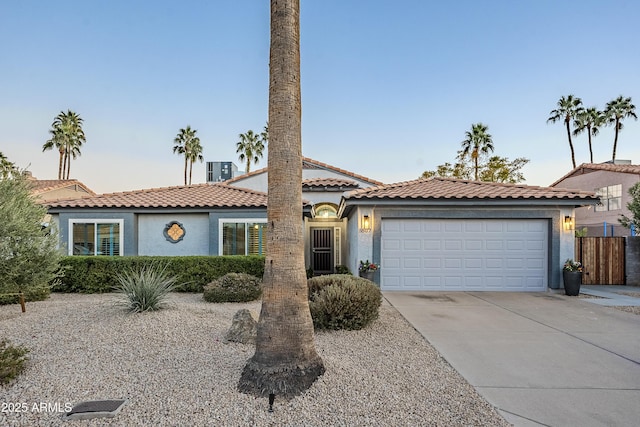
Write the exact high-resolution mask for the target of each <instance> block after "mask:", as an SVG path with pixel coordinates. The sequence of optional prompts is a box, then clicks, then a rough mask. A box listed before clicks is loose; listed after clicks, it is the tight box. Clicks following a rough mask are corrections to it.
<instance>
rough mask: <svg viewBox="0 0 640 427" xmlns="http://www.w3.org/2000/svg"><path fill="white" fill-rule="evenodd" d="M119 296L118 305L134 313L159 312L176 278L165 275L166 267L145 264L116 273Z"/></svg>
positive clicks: (174, 284)
mask: <svg viewBox="0 0 640 427" xmlns="http://www.w3.org/2000/svg"><path fill="white" fill-rule="evenodd" d="M116 278H117V280H118V283H119V285H118V286H117V287H116V289H115V290H116V292H118V293H120V294H121V299H120V300H119V304H120V305H122V306H124V307H125V308H127V309H128V310H129V311H131V312H134V313H142V312H145V311H155V310H160V309H161V308H163V307H165V306H166V300H167V297H168V296H169V293H170V292H171V291H172V290H173V288H174V287H175V286H176V282H177V277H176V276H170V275H168V274H167V266H166V265H158V264H147V265H143V266H141V267H137V268H132V269H130V270H126V271H124V272H122V273H117V274H116Z"/></svg>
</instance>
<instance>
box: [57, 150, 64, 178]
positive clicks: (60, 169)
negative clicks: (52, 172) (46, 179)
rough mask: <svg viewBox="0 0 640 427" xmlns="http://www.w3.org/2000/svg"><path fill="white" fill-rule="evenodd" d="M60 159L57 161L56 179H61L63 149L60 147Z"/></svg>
mask: <svg viewBox="0 0 640 427" xmlns="http://www.w3.org/2000/svg"><path fill="white" fill-rule="evenodd" d="M59 151H60V159H59V160H58V179H62V173H63V172H62V163H63V161H64V148H63V147H60V150H59Z"/></svg>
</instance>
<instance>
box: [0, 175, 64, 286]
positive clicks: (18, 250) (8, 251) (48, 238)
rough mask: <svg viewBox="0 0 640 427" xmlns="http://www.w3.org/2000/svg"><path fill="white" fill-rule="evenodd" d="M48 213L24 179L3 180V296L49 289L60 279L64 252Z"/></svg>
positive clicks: (0, 278) (0, 220) (0, 237)
mask: <svg viewBox="0 0 640 427" xmlns="http://www.w3.org/2000/svg"><path fill="white" fill-rule="evenodd" d="M46 213H47V211H46V208H45V207H44V206H41V205H39V204H38V203H37V202H36V201H35V200H34V199H33V198H32V196H31V195H30V192H29V183H28V181H27V180H26V179H25V178H23V177H22V176H19V175H17V176H14V177H13V178H12V179H2V180H0V293H13V292H20V291H22V292H25V291H28V290H29V289H33V288H43V287H48V286H49V285H50V284H51V283H52V282H54V281H55V279H56V278H57V277H59V276H60V274H61V273H60V268H59V265H60V264H59V262H60V259H61V258H62V252H61V250H60V249H59V248H58V235H57V232H56V230H55V228H54V227H52V226H50V227H45V226H43V220H44V218H45V215H46Z"/></svg>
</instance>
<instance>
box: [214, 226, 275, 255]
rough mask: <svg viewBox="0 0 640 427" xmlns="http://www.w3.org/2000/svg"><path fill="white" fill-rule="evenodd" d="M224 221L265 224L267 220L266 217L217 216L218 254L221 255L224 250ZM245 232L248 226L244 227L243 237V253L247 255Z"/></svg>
mask: <svg viewBox="0 0 640 427" xmlns="http://www.w3.org/2000/svg"><path fill="white" fill-rule="evenodd" d="M225 223H232V224H245V225H246V224H267V223H268V221H267V218H218V255H222V254H223V251H224V242H223V238H224V233H223V225H224V224H225ZM247 233H248V227H245V230H244V239H245V249H244V254H245V255H247V248H248V246H247V245H246V243H247V241H248V236H247Z"/></svg>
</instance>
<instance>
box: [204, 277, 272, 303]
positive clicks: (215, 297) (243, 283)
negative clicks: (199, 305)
mask: <svg viewBox="0 0 640 427" xmlns="http://www.w3.org/2000/svg"><path fill="white" fill-rule="evenodd" d="M261 295H262V280H261V279H259V278H257V277H255V276H252V275H250V274H246V273H227V274H225V275H224V276H222V277H221V278H219V279H217V280H214V281H213V282H211V283H209V284H208V285H207V286H205V287H204V293H203V295H202V297H203V298H204V300H205V301H208V302H248V301H254V300H256V299H258V298H260V296H261Z"/></svg>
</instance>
